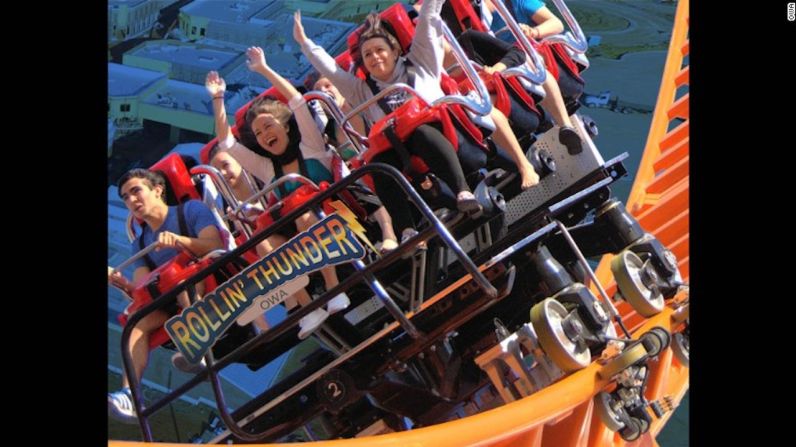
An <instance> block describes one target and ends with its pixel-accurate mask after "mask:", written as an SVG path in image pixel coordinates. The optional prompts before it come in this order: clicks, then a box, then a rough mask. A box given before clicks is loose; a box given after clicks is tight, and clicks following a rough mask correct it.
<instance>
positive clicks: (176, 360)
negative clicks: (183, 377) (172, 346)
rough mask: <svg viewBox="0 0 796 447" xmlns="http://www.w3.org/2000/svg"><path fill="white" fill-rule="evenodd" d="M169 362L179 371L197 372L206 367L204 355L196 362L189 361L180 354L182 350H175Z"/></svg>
mask: <svg viewBox="0 0 796 447" xmlns="http://www.w3.org/2000/svg"><path fill="white" fill-rule="evenodd" d="M171 364H172V365H173V366H174V367H175V368H177V369H179V370H180V371H182V372H187V373H189V374H199V373H200V372H202V370H204V369H205V368H206V367H207V363H206V362H205V359H204V357H202V359H201V360H200V361H199V362H198V363H191V362H189V361H188V359H186V358H185V356H184V355H182V352H175V353H174V355H172V356H171Z"/></svg>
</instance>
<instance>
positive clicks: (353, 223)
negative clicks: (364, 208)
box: [330, 200, 379, 253]
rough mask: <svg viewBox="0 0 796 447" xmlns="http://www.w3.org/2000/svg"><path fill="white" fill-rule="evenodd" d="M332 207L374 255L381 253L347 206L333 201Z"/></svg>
mask: <svg viewBox="0 0 796 447" xmlns="http://www.w3.org/2000/svg"><path fill="white" fill-rule="evenodd" d="M330 205H331V206H332V208H334V209H335V210H336V211H337V215H338V216H340V218H342V219H343V220H344V221H346V223H348V228H350V229H351V231H353V232H354V234H356V235H357V236H359V239H361V240H362V241H363V242H365V244H367V246H368V247H370V249H371V250H373V252H374V253H378V252H379V251H378V250H376V247H374V246H373V244H371V243H370V239H368V237H367V236H365V228H363V227H362V225H361V224H360V223H359V221H358V220H357V217H356V216H355V215H354V212H353V211H351V210H350V209H348V207H347V206H345V204H344V203H343V202H341V201H339V200H334V201H332V202H331V203H330Z"/></svg>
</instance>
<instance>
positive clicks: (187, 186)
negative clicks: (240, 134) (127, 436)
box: [117, 153, 263, 369]
mask: <svg viewBox="0 0 796 447" xmlns="http://www.w3.org/2000/svg"><path fill="white" fill-rule="evenodd" d="M186 161H187V162H188V163H186ZM191 162H193V160H190V159H188V160H186V157H183V156H181V155H179V154H176V153H173V154H169V155H167V156H166V157H164V158H162V159H161V160H159V161H158V162H157V163H155V164H153V165H152V166H151V167H150V168H149V169H150V170H151V171H153V172H160V173H161V174H163V176H164V177H165V179H166V183H167V187H166V203H167V204H168V205H170V206H173V205H176V204H178V203H180V202H185V201H188V200H200V199H201V196H200V193H199V189H198V186H196V185H195V184H194V181H193V179H192V178H191V175H190V173H189V170H188V168H189V166H188V165H189V164H192V163H191ZM194 163H195V162H194ZM131 223H132V222H131ZM139 224H140V222H139ZM214 261H215V257H214V256H208V257H205V258H203V259H197V258H196V257H195V256H193V255H191V254H189V253H186V252H184V251H181V252H179V253H178V254H177V256H175V257H174V258H173V259H171V260H169V261H168V262H166V263H164V264H163V265H161V266H159V267H158V268H156V269H155V270H153V271H151V272H149V273H148V274H147V276H146V277H144V279H142V280H141V281H140V282H139V283H138V284H137V285H136V286H135V288H134V289H133V292H132V300H133V301H132V303H131V304H130V305H128V306H127V308H126V309H125V310H124V312H123V313H121V314H119V316H118V317H117V319H118V321H119V323H120V324H121V325H122V326H125V325H126V324H127V320H128V319H129V317H130V315H132V314H133V313H135V312H137V311H138V310H140V309H142V308H143V307H145V306H146V305H148V304H150V303H151V302H152V301H154V300H155V299H157V298H158V297H160V296H161V295H163V294H164V293H166V292H168V291H169V290H171V289H172V288H174V287H175V286H177V285H179V284H181V283H182V282H183V281H185V280H186V279H188V278H190V277H192V276H194V275H195V274H196V273H198V272H199V271H201V270H202V269H204V268H205V267H207V266H209V265H210V264H212V263H213V262H214ZM241 267H242V265H241V264H235V263H230V264H228V265H226V266H224V267H223V268H221V269H219V271H218V272H217V273H216V275H215V276H213V275H211V276H209V277H207V278H206V279H205V280H204V287H205V294H207V293H210V292H211V291H213V290H214V289H215V288H216V286H217V285H218V284H219V283H220V282H223V281H225V280H226V279H228V278H229V277H231V276H232V275H234V274H236V273H238V272H239V271H240V269H241ZM175 301H176V299H175ZM173 306H174V308H173V309H174V311H176V312H179V311H181V309H179V306H177V304H176V302H175V303H174V305H173ZM161 309H162V308H161ZM254 335H255V333H254V330H253V329H252V328H251V327H250V326H246V327H241V326H238V325H233V327H232V328H230V330H229V331H228V332H227V333H226V334H224V335H223V336H222V337H221V338H220V339H219V341H218V343H216V345H215V346H214V347H213V352H214V354H216V355H217V356H222V355H225V354H226V353H228V352H231V351H232V350H234V349H235V348H236V347H237V346H239V345H240V344H242V343H243V342H245V341H246V340H247V339H250V338H252V337H254ZM158 346H163V347H165V348H167V349H174V348H175V346H174V344H173V343H172V342H171V341H170V339H169V336H168V334H167V333H166V330H165V329H164V328H162V327H161V328H159V329H158V330H157V331H155V332H154V333H153V334H152V336H151V337H150V341H149V348H150V350H151V349H154V348H156V347H158ZM241 361H242V362H243V363H247V364H249V367H250V368H252V369H256V368H259V367H261V366H262V365H263V363H260V362H258V361H257V360H256V355H249V356H247V357H244V358H243V359H242V360H241Z"/></svg>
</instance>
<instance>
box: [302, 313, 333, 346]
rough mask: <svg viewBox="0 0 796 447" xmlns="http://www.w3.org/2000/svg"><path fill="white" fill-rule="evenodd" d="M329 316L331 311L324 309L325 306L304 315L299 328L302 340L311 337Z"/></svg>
mask: <svg viewBox="0 0 796 447" xmlns="http://www.w3.org/2000/svg"><path fill="white" fill-rule="evenodd" d="M328 316H329V313H328V312H326V311H325V310H323V308H319V309H315V310H313V311H312V312H310V313H308V314H307V315H304V318H302V319H301V320H299V328H301V329H300V330H299V333H298V338H299V339H300V340H304V339H305V338H307V337H309V335H310V334H311V333H313V332H315V329H318V328H319V327H320V326H321V325H322V324H323V322H324V321H326V318H327V317H328Z"/></svg>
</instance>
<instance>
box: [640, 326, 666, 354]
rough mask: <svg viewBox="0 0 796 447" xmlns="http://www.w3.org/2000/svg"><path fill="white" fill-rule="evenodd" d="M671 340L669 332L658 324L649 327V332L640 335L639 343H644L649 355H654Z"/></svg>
mask: <svg viewBox="0 0 796 447" xmlns="http://www.w3.org/2000/svg"><path fill="white" fill-rule="evenodd" d="M671 340H672V337H671V336H670V335H669V332H668V331H667V330H666V329H664V328H662V327H660V326H657V327H654V328H652V329H650V331H649V332H647V333H646V334H644V335H642V336H641V343H643V344H644V348H646V349H647V354H648V355H649V356H650V357H655V356H656V355H658V354H660V353H661V352H662V351H663V350H664V349H666V348H668V347H669V343H671Z"/></svg>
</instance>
